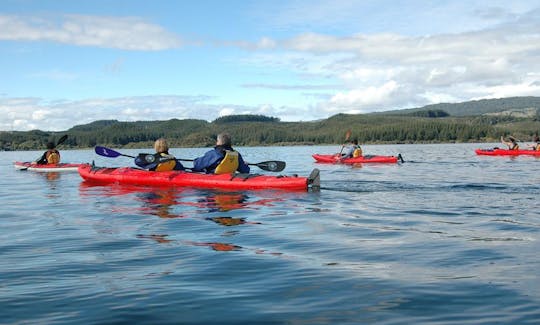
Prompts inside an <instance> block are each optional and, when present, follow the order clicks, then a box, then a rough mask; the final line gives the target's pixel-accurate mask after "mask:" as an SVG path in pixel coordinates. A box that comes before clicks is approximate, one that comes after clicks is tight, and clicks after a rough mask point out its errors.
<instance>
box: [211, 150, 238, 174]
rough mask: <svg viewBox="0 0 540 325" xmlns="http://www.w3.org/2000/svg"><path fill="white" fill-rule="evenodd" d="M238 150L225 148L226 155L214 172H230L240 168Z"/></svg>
mask: <svg viewBox="0 0 540 325" xmlns="http://www.w3.org/2000/svg"><path fill="white" fill-rule="evenodd" d="M238 165H239V162H238V152H236V151H234V150H225V157H223V159H222V160H221V162H220V163H219V165H217V167H216V169H215V170H214V174H230V173H234V172H235V171H236V170H237V169H238Z"/></svg>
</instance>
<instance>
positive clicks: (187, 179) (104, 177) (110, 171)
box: [78, 165, 319, 191]
mask: <svg viewBox="0 0 540 325" xmlns="http://www.w3.org/2000/svg"><path fill="white" fill-rule="evenodd" d="M78 171H79V174H80V175H81V177H82V178H83V179H84V180H85V181H87V182H93V183H102V184H130V185H146V186H174V187H200V188H220V189H232V190H262V189H280V190H301V191H306V190H308V188H310V187H312V186H314V185H316V184H318V182H319V179H318V177H319V176H318V170H317V173H316V174H317V175H316V176H317V177H316V178H317V179H311V178H309V177H299V176H269V175H254V174H236V175H231V174H222V175H214V174H202V173H193V172H186V171H167V172H154V171H148V170H142V169H137V168H131V167H119V168H105V167H95V166H91V165H82V166H79V169H78ZM312 174H313V173H312Z"/></svg>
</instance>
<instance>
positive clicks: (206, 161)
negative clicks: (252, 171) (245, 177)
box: [193, 133, 249, 174]
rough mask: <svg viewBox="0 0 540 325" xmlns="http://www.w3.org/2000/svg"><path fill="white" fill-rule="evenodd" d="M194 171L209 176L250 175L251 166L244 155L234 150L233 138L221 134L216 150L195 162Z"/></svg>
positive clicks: (226, 134) (218, 137)
mask: <svg viewBox="0 0 540 325" xmlns="http://www.w3.org/2000/svg"><path fill="white" fill-rule="evenodd" d="M193 171H196V172H202V171H204V172H206V173H207V174H227V173H234V172H240V173H245V174H247V173H249V166H248V165H247V164H246V163H245V162H244V159H243V158H242V155H241V154H240V153H239V152H238V151H235V150H234V149H233V148H232V141H231V136H230V135H229V134H228V133H220V134H218V136H217V141H216V146H215V147H214V149H212V150H210V151H208V152H206V153H205V154H204V155H203V156H202V157H199V158H197V159H195V161H194V162H193Z"/></svg>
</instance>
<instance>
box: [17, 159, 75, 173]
mask: <svg viewBox="0 0 540 325" xmlns="http://www.w3.org/2000/svg"><path fill="white" fill-rule="evenodd" d="M81 165H84V164H66V163H59V164H44V165H38V164H35V163H34V164H33V163H31V162H22V161H16V162H14V163H13V167H15V169H18V170H32V171H39V172H76V171H77V169H78V168H79V166H81Z"/></svg>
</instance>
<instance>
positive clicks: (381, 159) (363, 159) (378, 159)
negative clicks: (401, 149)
mask: <svg viewBox="0 0 540 325" xmlns="http://www.w3.org/2000/svg"><path fill="white" fill-rule="evenodd" d="M312 157H313V159H315V161H316V162H318V163H331V164H363V163H397V162H398V160H401V155H398V156H372V155H364V156H360V157H355V158H346V159H341V156H340V155H339V154H335V155H320V154H314V155H312Z"/></svg>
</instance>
